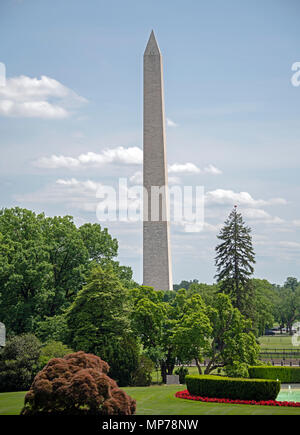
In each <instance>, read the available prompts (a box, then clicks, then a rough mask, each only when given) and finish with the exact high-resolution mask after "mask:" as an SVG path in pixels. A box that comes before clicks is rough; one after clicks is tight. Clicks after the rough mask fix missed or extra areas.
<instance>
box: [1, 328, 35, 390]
mask: <svg viewBox="0 0 300 435" xmlns="http://www.w3.org/2000/svg"><path fill="white" fill-rule="evenodd" d="M40 353H41V343H40V341H39V340H38V339H37V338H36V337H35V336H34V335H33V334H22V335H18V336H15V337H13V338H11V339H10V340H8V341H7V343H6V346H5V347H4V348H3V349H2V350H1V351H0V391H1V392H5V391H25V390H28V389H29V387H30V385H31V383H32V380H33V378H34V376H35V375H36V373H37V371H38V362H39V357H40Z"/></svg>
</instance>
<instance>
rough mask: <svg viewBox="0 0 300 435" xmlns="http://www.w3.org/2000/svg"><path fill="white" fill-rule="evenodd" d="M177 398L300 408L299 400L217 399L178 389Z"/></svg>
mask: <svg viewBox="0 0 300 435" xmlns="http://www.w3.org/2000/svg"><path fill="white" fill-rule="evenodd" d="M175 397H177V398H178V399H186V400H195V401H198V402H206V403H228V404H233V405H259V406H290V407H292V408H300V402H279V401H277V400H261V401H259V402H256V401H255V400H232V399H218V398H213V397H200V396H192V395H191V394H190V393H189V392H188V390H184V391H178V393H176V394H175Z"/></svg>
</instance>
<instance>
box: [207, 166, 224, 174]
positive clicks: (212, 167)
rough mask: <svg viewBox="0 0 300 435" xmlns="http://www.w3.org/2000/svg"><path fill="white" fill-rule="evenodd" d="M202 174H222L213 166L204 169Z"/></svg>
mask: <svg viewBox="0 0 300 435" xmlns="http://www.w3.org/2000/svg"><path fill="white" fill-rule="evenodd" d="M203 172H204V173H205V174H212V175H221V174H222V173H223V172H222V171H221V170H220V169H218V168H216V167H215V166H214V165H211V164H210V165H208V166H207V167H206V168H204V169H203Z"/></svg>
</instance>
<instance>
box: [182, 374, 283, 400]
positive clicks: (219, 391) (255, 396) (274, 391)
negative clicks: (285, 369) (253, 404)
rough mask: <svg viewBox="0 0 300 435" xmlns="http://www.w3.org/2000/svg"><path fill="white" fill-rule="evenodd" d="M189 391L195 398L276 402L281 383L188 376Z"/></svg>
mask: <svg viewBox="0 0 300 435" xmlns="http://www.w3.org/2000/svg"><path fill="white" fill-rule="evenodd" d="M185 381H186V385H187V389H188V391H189V393H190V394H191V395H193V396H201V397H214V398H219V399H224V398H226V399H233V400H255V401H261V400H275V399H276V397H277V396H278V393H279V391H280V382H279V381H274V380H270V379H242V378H241V379H240V378H225V377H221V376H205V375H204V376H201V375H197V376H186V378H185Z"/></svg>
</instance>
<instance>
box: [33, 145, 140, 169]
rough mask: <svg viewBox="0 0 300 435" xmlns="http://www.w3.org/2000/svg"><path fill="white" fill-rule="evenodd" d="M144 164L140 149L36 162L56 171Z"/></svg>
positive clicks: (42, 159) (53, 156) (118, 148)
mask: <svg viewBox="0 0 300 435" xmlns="http://www.w3.org/2000/svg"><path fill="white" fill-rule="evenodd" d="M142 162H143V151H142V150H141V149H140V148H138V147H131V148H124V147H117V148H108V149H105V150H104V151H102V152H101V153H98V154H97V153H94V152H88V153H86V154H80V155H79V156H78V157H66V156H56V155H52V156H51V157H42V158H40V159H39V160H37V161H36V162H34V164H35V166H38V167H40V168H47V169H55V168H68V169H74V168H79V167H88V166H93V167H97V166H101V165H104V164H109V163H116V164H126V165H141V164H142Z"/></svg>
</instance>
